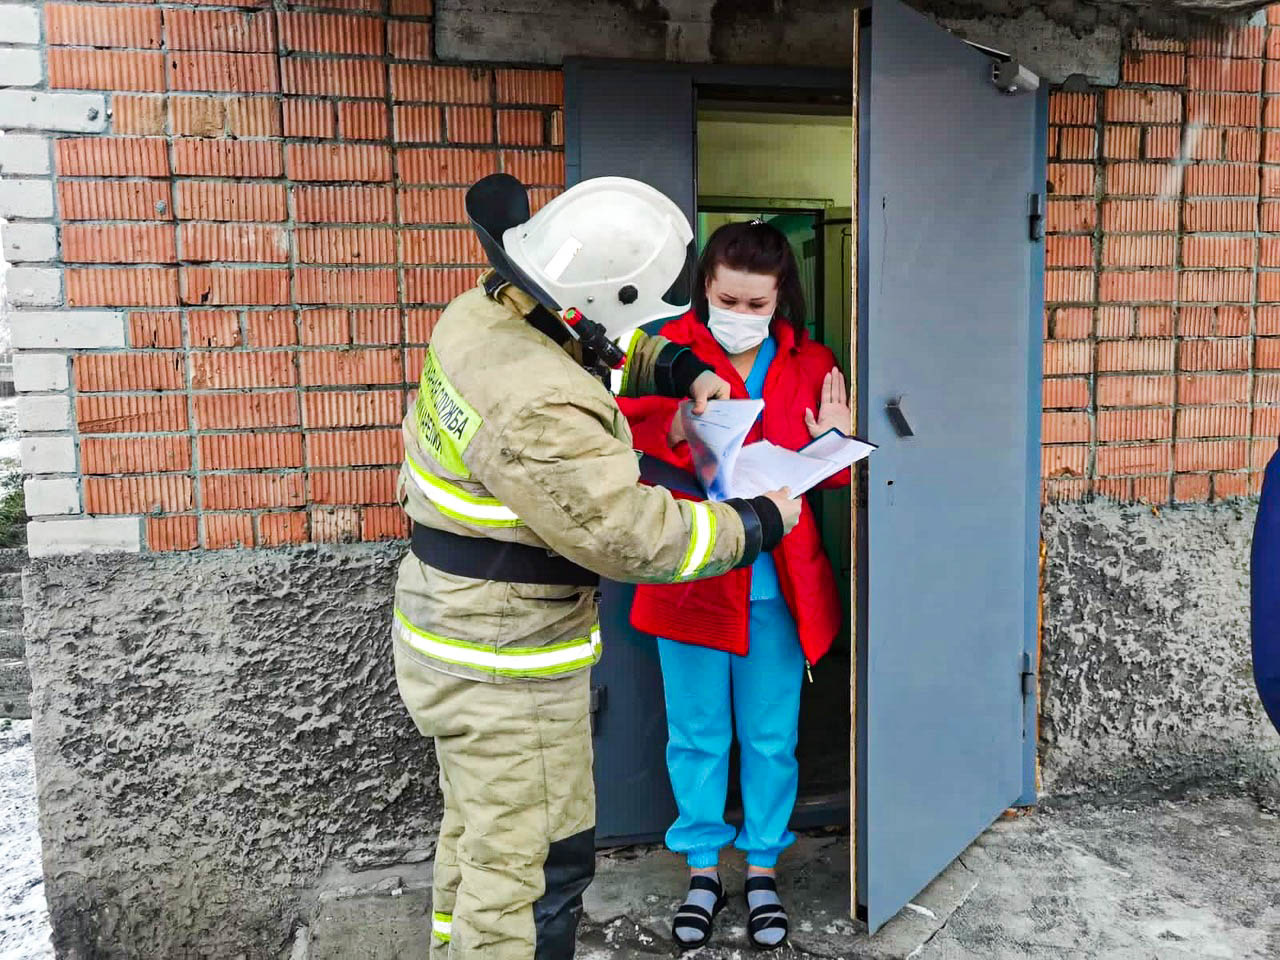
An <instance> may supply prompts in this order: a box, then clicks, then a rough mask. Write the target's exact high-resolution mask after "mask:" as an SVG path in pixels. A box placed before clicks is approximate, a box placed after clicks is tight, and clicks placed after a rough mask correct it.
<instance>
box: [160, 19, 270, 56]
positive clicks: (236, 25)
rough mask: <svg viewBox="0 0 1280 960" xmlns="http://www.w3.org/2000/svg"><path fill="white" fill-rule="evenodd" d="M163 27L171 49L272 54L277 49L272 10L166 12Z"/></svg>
mask: <svg viewBox="0 0 1280 960" xmlns="http://www.w3.org/2000/svg"><path fill="white" fill-rule="evenodd" d="M164 25H165V35H166V37H167V38H168V41H169V49H170V50H201V51H214V52H227V53H274V52H275V49H276V30H275V17H274V16H273V13H272V11H271V10H263V11H261V12H259V13H248V12H244V13H241V12H234V13H233V12H230V11H221V10H181V9H178V10H174V9H167V10H165V12H164Z"/></svg>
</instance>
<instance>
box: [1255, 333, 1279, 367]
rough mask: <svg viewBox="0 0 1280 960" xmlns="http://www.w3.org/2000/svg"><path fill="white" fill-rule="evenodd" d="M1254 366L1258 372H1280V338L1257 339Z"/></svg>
mask: <svg viewBox="0 0 1280 960" xmlns="http://www.w3.org/2000/svg"><path fill="white" fill-rule="evenodd" d="M1254 366H1256V367H1258V369H1260V370H1280V337H1259V338H1258V344H1257V355H1256V358H1255V359H1254Z"/></svg>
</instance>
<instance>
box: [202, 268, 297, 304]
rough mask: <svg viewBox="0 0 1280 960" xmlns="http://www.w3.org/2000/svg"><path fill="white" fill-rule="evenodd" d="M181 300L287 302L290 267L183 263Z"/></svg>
mask: <svg viewBox="0 0 1280 960" xmlns="http://www.w3.org/2000/svg"><path fill="white" fill-rule="evenodd" d="M182 302H183V303H190V304H194V305H207V306H215V305H224V304H260V305H264V306H269V305H272V304H279V303H288V302H289V271H288V270H265V269H264V270H254V269H231V268H217V267H184V268H183V269H182Z"/></svg>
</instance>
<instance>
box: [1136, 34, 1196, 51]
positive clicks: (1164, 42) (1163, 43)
mask: <svg viewBox="0 0 1280 960" xmlns="http://www.w3.org/2000/svg"><path fill="white" fill-rule="evenodd" d="M1129 46H1130V47H1131V48H1132V49H1134V50H1151V51H1155V52H1158V53H1186V52H1187V42H1186V41H1185V40H1178V39H1175V38H1173V37H1157V36H1148V35H1147V34H1145V33H1142V32H1141V31H1136V32H1134V33H1132V34H1130V35H1129Z"/></svg>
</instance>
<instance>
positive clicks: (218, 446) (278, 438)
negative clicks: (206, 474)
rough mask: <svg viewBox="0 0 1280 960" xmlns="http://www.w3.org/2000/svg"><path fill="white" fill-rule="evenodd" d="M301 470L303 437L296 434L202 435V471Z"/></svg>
mask: <svg viewBox="0 0 1280 960" xmlns="http://www.w3.org/2000/svg"><path fill="white" fill-rule="evenodd" d="M300 466H302V437H301V436H300V435H299V434H296V433H202V434H201V435H200V468H201V469H202V470H261V469H267V468H270V467H300Z"/></svg>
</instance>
